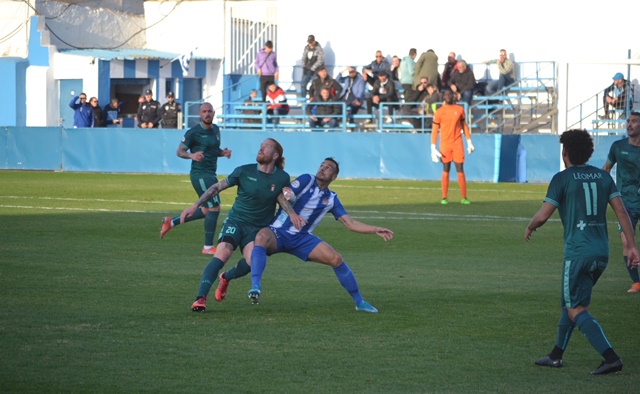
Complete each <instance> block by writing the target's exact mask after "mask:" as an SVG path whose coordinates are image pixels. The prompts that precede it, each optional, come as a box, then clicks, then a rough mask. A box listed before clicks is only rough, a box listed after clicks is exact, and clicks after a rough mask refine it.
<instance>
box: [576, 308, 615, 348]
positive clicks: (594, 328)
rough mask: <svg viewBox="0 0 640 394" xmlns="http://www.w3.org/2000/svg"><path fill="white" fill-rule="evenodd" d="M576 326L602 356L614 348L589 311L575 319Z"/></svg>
mask: <svg viewBox="0 0 640 394" xmlns="http://www.w3.org/2000/svg"><path fill="white" fill-rule="evenodd" d="M575 323H576V326H578V329H580V332H582V335H584V336H585V338H587V341H589V343H590V344H591V346H593V348H594V349H596V351H597V352H598V353H600V354H601V355H604V352H605V351H606V350H607V349H611V348H612V346H611V344H610V343H609V341H608V340H607V337H606V336H605V335H604V331H603V330H602V327H600V324H598V322H597V321H596V319H594V318H593V317H592V316H591V314H590V313H589V311H584V312H581V313H580V314H578V316H576V318H575Z"/></svg>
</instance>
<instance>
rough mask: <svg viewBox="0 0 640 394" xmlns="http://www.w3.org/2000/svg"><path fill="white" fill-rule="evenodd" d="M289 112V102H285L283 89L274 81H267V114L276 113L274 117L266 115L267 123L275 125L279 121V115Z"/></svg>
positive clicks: (285, 97)
mask: <svg viewBox="0 0 640 394" xmlns="http://www.w3.org/2000/svg"><path fill="white" fill-rule="evenodd" d="M288 113H289V104H287V96H286V94H285V93H284V90H282V88H281V87H280V86H278V85H276V83H275V82H271V83H269V86H268V87H267V115H276V116H275V117H273V118H271V117H267V123H273V124H274V125H277V124H279V123H280V116H283V115H286V114H288Z"/></svg>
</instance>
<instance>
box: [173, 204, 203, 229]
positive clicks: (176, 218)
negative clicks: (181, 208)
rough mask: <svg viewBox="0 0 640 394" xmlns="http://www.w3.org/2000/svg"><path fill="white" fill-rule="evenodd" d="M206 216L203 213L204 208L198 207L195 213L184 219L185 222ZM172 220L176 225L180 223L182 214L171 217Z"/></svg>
mask: <svg viewBox="0 0 640 394" xmlns="http://www.w3.org/2000/svg"><path fill="white" fill-rule="evenodd" d="M202 218H204V213H202V209H200V208H198V209H196V211H195V212H194V213H193V215H191V216H189V217H187V218H185V219H184V222H185V223H187V222H190V221H192V220H198V219H202ZM171 221H172V222H173V225H174V226H177V225H179V224H180V215H178V216H176V217H174V218H173V219H171Z"/></svg>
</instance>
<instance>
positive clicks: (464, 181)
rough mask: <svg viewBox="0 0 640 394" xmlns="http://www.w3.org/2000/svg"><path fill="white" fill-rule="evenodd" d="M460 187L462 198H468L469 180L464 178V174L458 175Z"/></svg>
mask: <svg viewBox="0 0 640 394" xmlns="http://www.w3.org/2000/svg"><path fill="white" fill-rule="evenodd" d="M458 185H459V186H460V194H462V198H467V178H466V177H465V176H464V172H459V173H458Z"/></svg>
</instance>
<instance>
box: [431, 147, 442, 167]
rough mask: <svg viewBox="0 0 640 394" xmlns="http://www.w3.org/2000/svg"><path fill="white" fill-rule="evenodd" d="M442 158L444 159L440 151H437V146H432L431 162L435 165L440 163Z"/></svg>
mask: <svg viewBox="0 0 640 394" xmlns="http://www.w3.org/2000/svg"><path fill="white" fill-rule="evenodd" d="M441 157H442V153H440V152H438V150H437V149H436V145H435V144H431V160H432V161H433V162H434V163H437V162H439V161H440V158H441Z"/></svg>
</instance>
